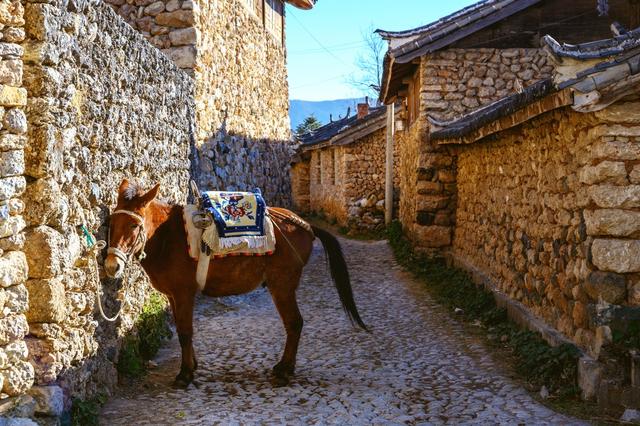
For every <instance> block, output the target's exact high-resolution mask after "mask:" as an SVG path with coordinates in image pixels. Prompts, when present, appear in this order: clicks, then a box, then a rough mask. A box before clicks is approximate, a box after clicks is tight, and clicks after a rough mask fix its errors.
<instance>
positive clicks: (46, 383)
mask: <svg viewBox="0 0 640 426" xmlns="http://www.w3.org/2000/svg"><path fill="white" fill-rule="evenodd" d="M18 4H19V3H18ZM25 16H26V18H27V19H26V22H27V24H26V41H25V42H24V43H23V46H24V49H25V55H24V60H25V79H24V80H25V82H24V85H25V87H26V89H27V91H28V103H27V107H26V111H27V114H26V118H25V116H24V114H23V113H22V111H21V110H19V109H16V110H15V111H14V110H13V109H9V107H7V110H6V114H5V117H6V118H5V120H7V119H11V124H10V126H7V125H5V129H6V130H4V129H3V132H2V133H3V135H4V134H5V133H6V136H7V137H9V138H11V139H12V140H13V142H11V144H10V145H9V144H8V142H7V144H6V145H4V146H3V155H5V154H4V152H5V146H6V149H7V151H6V152H9V153H10V152H12V151H9V150H8V149H10V148H11V147H15V148H19V147H21V146H23V145H25V141H28V142H26V145H25V151H24V152H25V154H24V170H17V169H16V170H13V171H9V170H8V171H7V174H11V175H13V174H21V173H24V174H25V175H26V176H27V179H26V181H27V184H26V189H25V178H24V177H7V178H6V179H9V180H8V181H7V183H6V184H3V185H2V188H6V190H4V189H3V192H4V195H3V199H14V201H12V203H11V204H9V206H11V207H10V221H13V222H15V223H16V224H15V225H12V226H13V229H15V230H16V231H20V230H21V229H22V228H24V227H25V226H26V229H25V230H24V232H22V233H19V234H18V235H17V236H13V237H9V238H7V239H5V240H1V241H2V247H3V250H5V251H6V252H7V253H13V254H11V255H10V257H8V260H11V261H12V263H13V264H14V265H15V267H14V269H13V270H12V271H13V273H12V274H10V276H9V277H7V279H6V282H7V285H13V284H21V283H22V282H24V281H25V279H27V278H28V279H27V280H26V286H24V285H20V286H19V287H17V288H19V289H21V290H20V291H18V292H16V293H15V295H16V297H13V298H8V297H7V298H6V301H7V305H6V306H7V307H15V308H16V309H19V311H16V313H15V314H13V313H10V312H9V311H7V314H8V315H9V314H10V315H17V316H15V317H12V321H11V322H10V323H8V324H7V326H6V328H4V329H2V332H1V333H0V336H5V337H6V338H7V340H12V339H14V338H19V337H21V335H22V334H24V333H26V332H27V324H26V321H25V316H24V314H26V320H27V321H28V323H29V324H28V333H29V334H28V336H27V346H28V348H29V361H30V362H31V364H30V365H32V366H33V367H35V384H36V385H37V386H36V387H34V388H33V389H32V390H31V394H32V395H33V396H34V397H35V398H36V402H38V406H37V407H38V408H37V409H38V411H39V412H41V413H42V414H50V415H51V414H53V415H59V414H60V411H61V410H62V409H64V408H69V403H70V398H71V396H73V397H75V398H84V397H88V396H91V395H93V394H95V393H96V392H97V391H104V389H105V388H106V389H109V388H111V387H113V386H114V385H115V384H116V381H117V372H116V369H115V364H114V363H115V362H116V360H117V357H118V350H119V341H120V338H121V337H122V336H123V335H124V334H126V333H128V332H130V331H131V329H132V327H133V323H134V320H135V318H136V316H137V314H138V313H139V311H140V309H141V307H142V305H143V304H144V302H145V300H146V297H147V294H148V292H149V289H150V286H149V284H148V281H147V279H146V275H144V274H143V273H142V271H141V270H140V269H139V268H138V267H135V269H134V271H133V272H132V277H131V282H132V286H131V289H130V291H129V293H128V296H127V298H126V301H125V302H124V310H123V316H122V318H121V319H120V320H119V321H118V322H117V323H115V324H116V325H115V326H114V325H112V324H111V323H106V322H104V321H102V320H101V319H100V318H99V316H98V315H97V314H96V312H97V310H96V305H95V300H96V298H95V294H96V289H97V287H96V286H97V285H102V286H103V289H104V291H105V295H104V300H105V303H106V310H107V311H108V313H110V314H112V313H114V312H115V311H116V310H117V308H118V307H119V305H120V303H119V302H117V301H116V290H117V288H118V286H119V283H118V282H110V281H104V282H102V283H100V282H99V280H98V277H97V276H96V274H95V272H94V271H95V262H96V259H95V257H94V256H93V255H92V254H91V253H90V252H89V251H87V250H86V243H85V238H84V236H83V234H82V229H81V227H82V226H83V225H84V226H86V227H87V228H88V229H89V230H91V231H92V232H94V233H96V234H97V236H98V237H99V238H104V239H106V237H107V235H106V229H107V228H106V227H107V226H108V223H107V218H108V215H109V213H110V211H111V210H112V208H113V207H114V206H115V201H116V192H117V188H118V184H119V183H120V181H121V180H122V179H123V178H124V177H134V178H137V179H138V181H139V182H140V183H141V184H142V185H143V186H145V187H151V185H152V184H154V183H160V184H161V187H162V189H161V197H162V198H165V199H167V200H168V201H173V202H184V201H185V199H186V191H187V184H188V180H189V160H188V155H189V143H190V123H192V122H193V120H194V118H193V116H194V104H193V101H192V93H193V91H194V86H193V80H192V79H191V77H189V76H188V75H187V74H186V73H184V72H183V71H182V70H180V69H179V68H178V67H176V65H175V64H174V63H173V62H172V61H170V60H169V59H168V58H166V57H165V55H163V54H162V53H161V52H160V51H158V50H157V49H155V48H154V47H153V46H151V45H150V44H149V43H148V42H147V41H146V40H145V39H144V38H143V37H142V36H141V35H140V34H138V32H136V31H135V30H134V29H132V28H131V27H130V26H129V25H127V24H126V23H125V22H124V21H122V20H121V19H120V17H119V16H117V15H116V14H115V13H114V11H113V10H112V9H111V8H110V7H109V6H107V5H105V4H104V3H102V2H100V1H94V0H91V1H80V0H78V1H69V2H67V1H52V2H47V3H39V2H30V1H28V2H26V3H25ZM14 51H15V52H20V49H19V47H15V48H14ZM19 83H20V82H19V80H17V79H16V81H15V83H14V85H18V86H19ZM13 90H14V91H15V90H16V89H13ZM20 93H21V94H20V97H17V96H14V97H12V98H9V97H7V99H15V100H14V101H12V102H17V101H18V100H20V102H21V103H22V104H24V102H25V101H24V98H25V93H22V92H20ZM17 105H18V104H17V103H16V106H17ZM27 121H28V139H27V138H25V136H24V133H25V132H26V123H27ZM10 133H11V135H10ZM14 134H15V135H14ZM6 155H17V154H6ZM16 158H17V157H16ZM3 164H4V163H3ZM11 164H13V165H14V167H16V165H18V164H21V163H20V162H19V161H14V162H12V163H11ZM3 180H4V179H3ZM23 191H24V195H22V198H23V200H24V203H25V205H26V208H25V210H24V213H22V215H20V212H22V207H21V206H22V204H21V202H20V201H19V200H15V197H17V196H19V195H20V194H21V193H22V192H23ZM0 223H2V222H0ZM3 226H4V225H3ZM21 252H24V253H25V255H26V256H24V255H21V254H20V253H21ZM25 259H26V263H27V264H28V276H27V270H26V267H24V260H25ZM3 260H4V258H3ZM2 271H3V273H4V271H5V268H4V267H3V268H2ZM26 290H28V298H29V304H28V309H27V303H26V297H27V291H26ZM5 291H6V290H5ZM3 294H4V293H3ZM18 296H20V297H18ZM17 303H20V304H17ZM1 328H2V327H1V325H0V329H1ZM2 333H4V334H2ZM21 344H23V343H21ZM22 354H26V350H25V351H13V352H12V357H13V358H12V362H11V364H10V365H12V366H14V367H12V368H15V369H18V370H17V371H22V373H21V374H22V376H21V377H23V379H21V381H20V385H19V388H16V390H12V393H16V392H17V391H20V392H22V391H24V390H26V387H28V385H29V384H30V382H31V381H33V370H31V376H30V377H29V376H28V374H27V369H26V368H23V365H24V364H23V363H22V361H20V360H19V357H20V356H22Z"/></svg>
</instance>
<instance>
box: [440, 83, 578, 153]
mask: <svg viewBox="0 0 640 426" xmlns="http://www.w3.org/2000/svg"><path fill="white" fill-rule="evenodd" d="M569 105H573V93H572V92H571V90H568V89H565V90H562V91H560V92H556V93H553V94H551V95H549V96H547V97H545V98H543V99H540V100H539V101H536V102H533V103H531V104H529V105H527V106H525V107H524V108H521V109H519V110H518V111H515V112H514V113H512V114H509V115H507V116H504V117H502V118H499V119H498V120H495V121H492V122H491V123H489V124H486V125H484V126H482V127H480V128H479V129H476V130H474V131H472V132H471V133H469V134H467V135H464V136H461V137H457V138H448V139H442V140H440V141H438V145H469V144H472V143H475V142H478V141H480V140H481V139H484V138H486V137H487V136H490V135H493V134H495V133H499V132H502V131H504V130H507V129H510V128H513V127H516V126H518V125H520V124H522V123H524V122H526V121H529V120H531V119H532V118H535V117H537V116H539V115H542V114H544V113H546V112H549V111H553V110H555V109H558V108H562V107H565V106H569Z"/></svg>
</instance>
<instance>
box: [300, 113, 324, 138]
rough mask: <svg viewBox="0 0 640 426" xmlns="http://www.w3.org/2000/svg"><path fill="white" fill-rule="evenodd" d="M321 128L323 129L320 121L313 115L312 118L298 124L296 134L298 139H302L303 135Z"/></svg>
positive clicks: (309, 117)
mask: <svg viewBox="0 0 640 426" xmlns="http://www.w3.org/2000/svg"><path fill="white" fill-rule="evenodd" d="M320 127H322V123H321V122H320V121H318V119H317V118H316V116H315V115H313V114H311V115H310V116H308V117H307V118H305V119H304V121H303V122H302V123H300V124H298V127H296V130H295V133H296V136H297V137H301V136H302V135H304V134H307V133H309V132H311V131H313V130H316V129H318V128H320Z"/></svg>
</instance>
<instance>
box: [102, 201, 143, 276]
mask: <svg viewBox="0 0 640 426" xmlns="http://www.w3.org/2000/svg"><path fill="white" fill-rule="evenodd" d="M117 214H126V215H127V216H131V217H132V218H134V219H135V220H136V222H138V224H139V225H140V226H141V227H142V229H141V230H140V231H138V235H137V236H136V241H135V243H134V246H133V247H132V248H131V249H132V250H135V246H136V245H137V243H138V242H140V241H142V250H141V251H140V254H139V255H138V260H143V259H144V258H145V257H147V254H146V253H145V252H144V246H145V245H146V244H147V230H146V229H145V226H144V222H145V220H144V217H142V216H141V215H139V214H138V213H135V212H132V211H131V210H124V209H120V210H116V211H115V212H113V213H111V216H115V215H117ZM107 254H113V255H114V256H115V257H117V258H118V259H120V260H122V261H123V262H124V263H127V262H128V261H129V259H130V258H131V257H132V256H133V254H134V253H133V251H132V252H130V253H125V252H123V251H122V250H120V249H119V248H117V247H109V248H108V249H107Z"/></svg>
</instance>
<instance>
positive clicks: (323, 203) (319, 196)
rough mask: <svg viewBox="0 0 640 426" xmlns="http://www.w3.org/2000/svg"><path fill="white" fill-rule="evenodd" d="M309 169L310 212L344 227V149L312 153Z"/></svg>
mask: <svg viewBox="0 0 640 426" xmlns="http://www.w3.org/2000/svg"><path fill="white" fill-rule="evenodd" d="M310 168H311V173H310V180H311V183H310V206H311V211H312V212H315V213H320V212H322V213H324V214H325V215H326V216H327V217H328V219H330V220H335V221H337V223H339V224H341V225H345V224H346V223H347V218H348V209H347V205H348V202H347V195H346V188H345V185H344V181H345V173H347V172H348V171H347V170H346V169H345V147H335V148H330V149H321V150H314V151H312V152H311V163H310Z"/></svg>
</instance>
